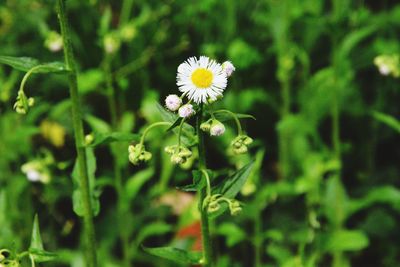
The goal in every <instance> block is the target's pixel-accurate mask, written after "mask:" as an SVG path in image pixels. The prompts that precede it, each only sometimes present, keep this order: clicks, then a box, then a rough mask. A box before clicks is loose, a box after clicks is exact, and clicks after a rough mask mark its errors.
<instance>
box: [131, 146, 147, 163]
mask: <svg viewBox="0 0 400 267" xmlns="http://www.w3.org/2000/svg"><path fill="white" fill-rule="evenodd" d="M128 152H129V161H130V162H132V164H133V165H139V163H140V162H147V161H149V160H150V159H151V157H152V155H151V153H150V152H148V151H146V149H145V147H144V145H143V144H141V143H139V144H137V145H136V146H135V145H130V146H129V147H128Z"/></svg>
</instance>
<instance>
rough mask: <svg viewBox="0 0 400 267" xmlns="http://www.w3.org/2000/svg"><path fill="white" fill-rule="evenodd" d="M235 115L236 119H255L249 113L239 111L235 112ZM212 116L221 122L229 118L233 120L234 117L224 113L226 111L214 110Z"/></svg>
mask: <svg viewBox="0 0 400 267" xmlns="http://www.w3.org/2000/svg"><path fill="white" fill-rule="evenodd" d="M235 115H236V117H237V118H238V119H253V120H256V118H255V117H254V116H253V115H249V114H240V113H235ZM214 116H215V118H216V119H217V120H219V121H221V122H225V121H229V120H233V119H234V118H233V117H232V115H230V114H228V113H226V112H215V113H214Z"/></svg>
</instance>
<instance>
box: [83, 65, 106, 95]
mask: <svg viewBox="0 0 400 267" xmlns="http://www.w3.org/2000/svg"><path fill="white" fill-rule="evenodd" d="M104 80H105V78H104V73H103V72H102V71H101V70H99V69H90V70H87V71H85V72H81V73H79V75H78V85H79V92H80V93H82V94H87V93H90V92H92V91H95V90H97V89H98V88H99V86H100V85H101V83H102V82H104Z"/></svg>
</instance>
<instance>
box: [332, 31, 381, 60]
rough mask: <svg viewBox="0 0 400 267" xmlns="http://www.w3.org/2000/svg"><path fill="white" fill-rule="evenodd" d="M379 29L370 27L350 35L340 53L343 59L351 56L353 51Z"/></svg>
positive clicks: (344, 41)
mask: <svg viewBox="0 0 400 267" xmlns="http://www.w3.org/2000/svg"><path fill="white" fill-rule="evenodd" d="M376 29H377V28H376V27H375V26H368V27H365V28H361V29H359V30H356V31H353V32H351V33H349V34H348V35H347V36H346V37H345V38H344V40H343V42H342V44H341V45H340V49H339V53H340V56H341V58H342V59H343V58H345V57H347V56H349V54H350V52H351V50H352V49H354V48H355V47H356V46H357V44H359V43H360V42H361V41H362V40H364V39H365V38H366V37H368V36H369V35H371V34H372V33H374V32H375V30H376Z"/></svg>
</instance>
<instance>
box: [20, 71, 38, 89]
mask: <svg viewBox="0 0 400 267" xmlns="http://www.w3.org/2000/svg"><path fill="white" fill-rule="evenodd" d="M41 67H43V66H42V65H38V66H35V67H33V68H31V69H30V70H29V71H28V72H27V73H26V74H25V75H24V77H23V78H22V81H21V85H20V86H19V90H20V91H24V88H25V83H26V81H27V80H28V78H29V76H31V74H32V73H34V71H35V70H38V69H40V68H41Z"/></svg>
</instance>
